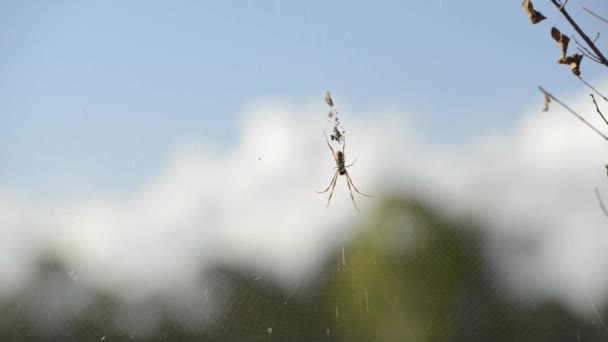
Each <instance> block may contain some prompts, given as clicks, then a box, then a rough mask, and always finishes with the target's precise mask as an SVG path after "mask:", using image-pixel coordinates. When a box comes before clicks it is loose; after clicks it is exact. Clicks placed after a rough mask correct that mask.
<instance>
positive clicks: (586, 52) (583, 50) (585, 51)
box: [572, 37, 602, 64]
mask: <svg viewBox="0 0 608 342" xmlns="http://www.w3.org/2000/svg"><path fill="white" fill-rule="evenodd" d="M572 39H573V40H574V44H576V45H577V46H578V48H577V49H578V51H580V52H581V53H582V54H583V55H585V56H587V57H589V58H590V59H591V60H592V61H594V62H596V63H600V64H602V61H600V59H599V57H597V56H596V55H594V54H593V53H591V51H589V49H587V47H585V46H583V45H582V44H581V43H579V42H578V40H576V38H575V37H572Z"/></svg>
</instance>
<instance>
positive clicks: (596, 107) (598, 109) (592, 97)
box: [589, 94, 608, 126]
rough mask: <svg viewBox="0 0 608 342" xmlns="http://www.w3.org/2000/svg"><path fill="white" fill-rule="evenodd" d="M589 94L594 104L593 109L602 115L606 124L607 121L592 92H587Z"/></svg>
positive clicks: (607, 123)
mask: <svg viewBox="0 0 608 342" xmlns="http://www.w3.org/2000/svg"><path fill="white" fill-rule="evenodd" d="M589 95H590V96H591V99H592V100H593V104H594V105H595V110H597V113H598V114H599V115H600V116H601V117H602V120H604V123H606V126H608V121H606V118H605V117H604V114H602V112H601V111H600V107H598V105H597V102H595V97H594V96H593V94H589Z"/></svg>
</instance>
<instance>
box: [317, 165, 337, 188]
mask: <svg viewBox="0 0 608 342" xmlns="http://www.w3.org/2000/svg"><path fill="white" fill-rule="evenodd" d="M336 177H338V171H337V170H336V173H334V178H332V179H331V182H330V183H329V186H328V187H327V189H325V190H323V191H317V192H318V193H320V194H322V193H324V192H327V191H329V188H331V186H332V185H333V184H334V183H335V182H336Z"/></svg>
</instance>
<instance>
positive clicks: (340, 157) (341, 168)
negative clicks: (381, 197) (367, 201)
mask: <svg viewBox="0 0 608 342" xmlns="http://www.w3.org/2000/svg"><path fill="white" fill-rule="evenodd" d="M323 134H324V135H325V141H326V142H327V146H329V149H330V150H331V154H332V156H333V157H334V160H335V161H336V166H335V167H334V169H337V170H336V173H334V177H333V178H332V179H331V182H330V183H329V186H328V187H327V189H325V190H324V191H317V192H318V193H320V194H322V193H325V192H327V191H329V188H331V192H330V193H329V198H328V199H327V206H328V207H329V201H331V196H332V195H333V194H334V188H335V187H336V183H337V182H338V175H340V176H346V184H347V185H348V191H350V198H351V199H352V200H353V204H354V205H355V209H357V211H360V210H359V208H358V207H357V203H355V197H354V196H353V190H352V189H351V187H350V186H351V185H352V186H353V188H355V191H356V192H358V193H359V194H361V195H363V196H366V197H372V196H370V195H366V194H364V193H362V192H361V191H359V189H357V187H356V186H355V184H354V183H353V180H352V179H351V178H350V176H349V175H348V171H347V170H346V168H347V167H351V166H353V165H354V164H355V162H356V161H357V158H355V160H354V161H353V162H352V163H351V164H350V165H344V164H345V163H344V157H345V154H344V149H345V148H346V137H345V136H342V138H343V139H344V144H343V145H342V151H340V150H338V152H335V151H334V149H333V148H332V147H331V145H330V144H329V140H327V134H326V133H325V131H323Z"/></svg>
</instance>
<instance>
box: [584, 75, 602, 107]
mask: <svg viewBox="0 0 608 342" xmlns="http://www.w3.org/2000/svg"><path fill="white" fill-rule="evenodd" d="M578 79H579V80H581V82H583V83H585V85H586V86H587V87H589V88H591V90H593V91H594V92H595V93H596V94H598V95H599V96H600V97H601V98H602V99H604V101H606V102H608V98H607V97H606V96H604V95H602V93H600V92H599V91H597V89H595V88H594V87H593V86H592V85H591V84H589V83H587V81H585V80H584V79H583V78H582V77H580V76H579V77H578ZM591 97H593V95H591ZM593 102H595V99H594V100H593ZM596 107H597V105H596Z"/></svg>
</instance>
